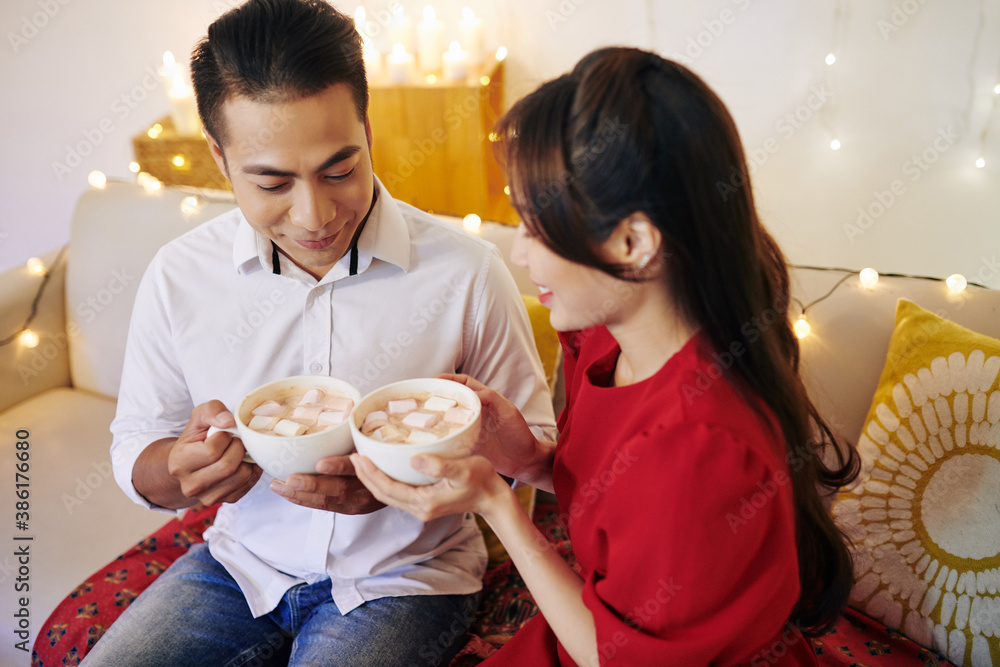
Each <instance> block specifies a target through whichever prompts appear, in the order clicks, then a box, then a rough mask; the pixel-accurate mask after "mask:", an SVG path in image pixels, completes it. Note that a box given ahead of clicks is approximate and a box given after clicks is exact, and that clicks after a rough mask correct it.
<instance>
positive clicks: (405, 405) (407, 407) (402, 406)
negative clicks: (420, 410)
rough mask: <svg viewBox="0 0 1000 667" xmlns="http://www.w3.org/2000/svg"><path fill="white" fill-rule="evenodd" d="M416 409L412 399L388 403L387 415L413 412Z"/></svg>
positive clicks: (415, 403)
mask: <svg viewBox="0 0 1000 667" xmlns="http://www.w3.org/2000/svg"><path fill="white" fill-rule="evenodd" d="M416 409H417V402H416V401H415V400H414V399H412V398H407V399H404V400H401V401H389V414H390V415H394V414H398V413H400V412H413V411H414V410H416Z"/></svg>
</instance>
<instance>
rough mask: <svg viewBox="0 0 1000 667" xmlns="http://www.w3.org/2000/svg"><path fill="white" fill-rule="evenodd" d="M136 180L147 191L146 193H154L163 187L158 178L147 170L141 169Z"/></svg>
mask: <svg viewBox="0 0 1000 667" xmlns="http://www.w3.org/2000/svg"><path fill="white" fill-rule="evenodd" d="M135 180H136V182H137V183H138V184H139V185H141V186H142V189H143V190H145V191H146V194H152V193H154V192H156V191H157V190H159V189H160V188H162V187H163V184H162V183H160V181H159V179H158V178H156V177H155V176H153V175H152V174H150V173H148V172H145V171H140V172H139V174H138V176H136V178H135Z"/></svg>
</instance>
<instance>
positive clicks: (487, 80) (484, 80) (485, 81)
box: [479, 74, 490, 86]
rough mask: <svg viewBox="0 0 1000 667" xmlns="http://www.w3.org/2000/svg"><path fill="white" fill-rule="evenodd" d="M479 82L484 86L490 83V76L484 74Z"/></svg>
mask: <svg viewBox="0 0 1000 667" xmlns="http://www.w3.org/2000/svg"><path fill="white" fill-rule="evenodd" d="M479 84H480V85H482V86H488V85H490V77H488V76H486V75H485V74H484V75H482V76H481V77H479Z"/></svg>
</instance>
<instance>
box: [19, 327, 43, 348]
mask: <svg viewBox="0 0 1000 667" xmlns="http://www.w3.org/2000/svg"><path fill="white" fill-rule="evenodd" d="M17 340H18V342H19V343H21V345H23V346H24V347H27V348H29V349H30V348H35V347H38V341H39V338H38V334H36V333H35V332H34V331H32V330H31V329H25V330H24V331H22V332H21V335H20V336H18V337H17Z"/></svg>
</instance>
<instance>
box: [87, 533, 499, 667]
mask: <svg viewBox="0 0 1000 667" xmlns="http://www.w3.org/2000/svg"><path fill="white" fill-rule="evenodd" d="M478 598H479V595H478V594H473V595H409V596H403V597H387V598H379V599H377V600H372V601H370V602H366V603H365V604H363V605H362V606H360V607H358V608H356V609H353V610H351V611H350V612H349V613H348V614H346V615H344V614H341V613H340V611H339V610H338V609H337V606H336V605H335V604H334V603H333V599H332V598H331V597H330V580H329V579H323V580H321V581H319V582H317V583H315V584H300V585H298V586H295V587H293V588H291V589H289V590H288V591H287V592H286V593H285V595H284V597H283V598H282V600H281V603H280V604H279V605H278V606H277V607H276V608H275V609H274V610H273V611H272V612H270V613H269V614H266V615H264V616H261V617H260V618H253V617H252V616H251V615H250V608H249V607H248V606H247V603H246V599H245V598H244V597H243V593H242V592H241V591H240V588H239V586H237V585H236V582H235V581H234V580H233V578H232V577H231V576H230V575H229V573H228V572H226V569H225V568H224V567H222V565H221V564H219V562H218V561H216V560H215V559H214V558H213V557H212V555H211V554H210V553H209V551H208V547H207V545H205V544H197V545H195V546H193V547H192V548H191V550H190V551H188V552H187V553H186V554H184V555H183V556H182V557H180V558H178V559H177V561H176V562H174V564H173V565H171V566H170V567H169V568H167V571H166V572H164V573H163V574H162V575H160V577H159V578H157V580H156V581H154V582H153V583H152V584H151V585H150V586H149V588H148V589H146V591H144V592H143V593H142V595H140V596H139V597H138V598H136V600H135V602H133V603H132V605H131V606H130V607H129V608H128V609H127V610H126V611H125V612H124V613H123V614H122V615H121V617H119V619H118V620H117V621H115V623H114V625H112V626H111V628H109V629H108V631H107V633H106V634H105V635H104V636H103V637H102V638H101V639H100V641H98V642H97V644H96V645H95V646H94V648H93V649H92V650H91V651H90V653H88V654H87V657H86V658H85V659H84V661H83V663H82V664H83V665H87V666H89V667H108V666H118V665H120V666H121V667H145V666H148V667H184V666H185V665H191V666H192V667H194V666H197V667H216V666H219V667H222V666H226V667H237V666H244V665H246V666H250V665H253V666H255V667H264V666H265V665H268V666H270V665H338V666H350V667H353V666H355V665H359V666H360V665H364V666H369V665H370V666H371V667H383V666H386V667H388V666H393V665H400V666H401V667H402V666H406V667H410V666H415V665H439V664H445V665H446V664H447V663H448V661H450V660H451V658H452V657H453V656H454V655H455V653H457V652H458V650H459V649H460V648H461V647H462V645H463V642H462V639H463V637H464V635H465V632H466V630H467V629H468V627H469V625H470V624H471V621H472V618H473V616H474V614H475V610H476V606H477V602H478Z"/></svg>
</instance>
